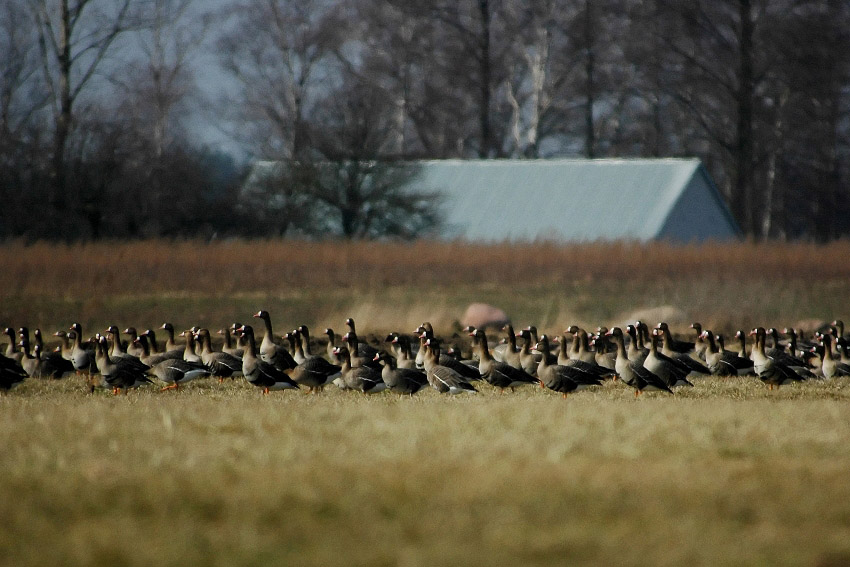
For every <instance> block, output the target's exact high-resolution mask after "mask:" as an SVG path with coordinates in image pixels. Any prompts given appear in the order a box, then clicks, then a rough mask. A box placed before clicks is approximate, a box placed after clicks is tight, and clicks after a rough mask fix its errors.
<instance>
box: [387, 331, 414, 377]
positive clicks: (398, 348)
mask: <svg viewBox="0 0 850 567" xmlns="http://www.w3.org/2000/svg"><path fill="white" fill-rule="evenodd" d="M387 342H389V343H390V346H391V348H392V349H393V353H394V354H395V365H396V366H397V367H398V368H402V369H404V368H406V369H416V357H415V356H414V354H413V350H412V349H411V347H410V337H408V336H407V335H402V334H399V333H390V334H389V335H387Z"/></svg>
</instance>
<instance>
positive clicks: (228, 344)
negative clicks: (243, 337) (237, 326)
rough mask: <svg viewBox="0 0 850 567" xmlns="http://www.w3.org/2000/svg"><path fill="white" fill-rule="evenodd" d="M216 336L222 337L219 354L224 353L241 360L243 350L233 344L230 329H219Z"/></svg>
mask: <svg viewBox="0 0 850 567" xmlns="http://www.w3.org/2000/svg"><path fill="white" fill-rule="evenodd" d="M218 334H219V335H222V336H223V337H224V344H223V345H222V346H221V352H226V353H227V354H229V355H231V356H235V357H237V358H240V359H241V358H242V355H243V354H244V353H245V349H242V348H239V347H238V346H236V345H235V344H234V342H233V335H231V334H230V328H229V327H225V328H223V329H219V330H218Z"/></svg>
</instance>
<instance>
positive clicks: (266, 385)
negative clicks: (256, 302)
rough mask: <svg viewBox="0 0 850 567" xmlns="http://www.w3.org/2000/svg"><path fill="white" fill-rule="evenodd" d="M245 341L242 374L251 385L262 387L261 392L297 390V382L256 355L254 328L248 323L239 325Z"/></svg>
mask: <svg viewBox="0 0 850 567" xmlns="http://www.w3.org/2000/svg"><path fill="white" fill-rule="evenodd" d="M239 330H240V332H241V333H242V335H243V336H244V337H245V340H246V341H247V347H246V348H245V355H244V356H243V357H242V375H243V376H244V377H245V380H247V381H248V383H249V384H251V385H252V386H256V387H257V388H262V389H263V394H268V393H269V392H270V391H271V390H297V389H300V387H299V386H298V383H297V382H295V380H293V379H292V378H290V377H289V376H288V375H287V374H286V373H285V372H283V371H282V370H280V369H279V368H277V367H276V366H275V365H273V364H271V363H269V362H265V361H264V360H262V359H261V358H259V357H258V356H257V341H256V339H255V338H254V329H253V327H251V326H250V325H242V326H241V327H239Z"/></svg>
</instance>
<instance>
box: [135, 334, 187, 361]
mask: <svg viewBox="0 0 850 567" xmlns="http://www.w3.org/2000/svg"><path fill="white" fill-rule="evenodd" d="M133 342H134V343H135V345H134V346H135V347H136V348H138V349H139V350H141V353H142V354H141V355H140V356H139V357H138V358H139V360H141V361H142V362H144V363H145V364H147V365H148V366H155V365H157V364H159V363H160V362H162V361H163V360H178V359H179V360H183V352H182V351H171V352H159V353H155V352H154V353H152V352H151V347H150V343H149V342H148V335H147V334H146V333H142V334H141V335H139V337H138V338H137V339H136V340H135V341H133Z"/></svg>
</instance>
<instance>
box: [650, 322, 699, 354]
mask: <svg viewBox="0 0 850 567" xmlns="http://www.w3.org/2000/svg"><path fill="white" fill-rule="evenodd" d="M655 328H656V329H658V330H660V331H662V332H663V333H664V334H663V335H662V337H664V340H665V342H666V347H665V348H666V349H667V350H670V351H673V352H677V353H679V354H690V353H691V352H693V350H694V343H692V342H688V341H680V340H679V339H677V338H676V337H674V336H673V333H672V332H671V331H670V326H669V325H668V324H667V323H665V322H664V321H662V322H660V323H658V325H656V326H655ZM665 354H666V351H665ZM667 356H670V355H669V354H667Z"/></svg>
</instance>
